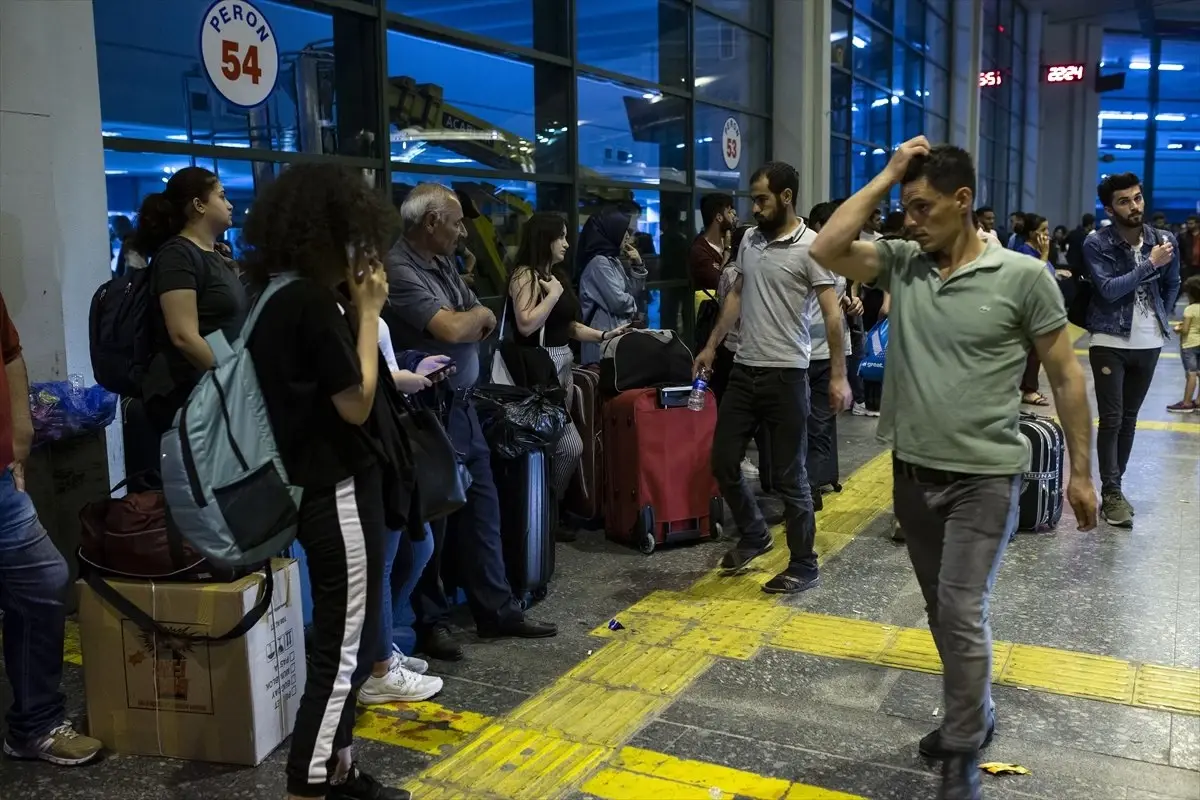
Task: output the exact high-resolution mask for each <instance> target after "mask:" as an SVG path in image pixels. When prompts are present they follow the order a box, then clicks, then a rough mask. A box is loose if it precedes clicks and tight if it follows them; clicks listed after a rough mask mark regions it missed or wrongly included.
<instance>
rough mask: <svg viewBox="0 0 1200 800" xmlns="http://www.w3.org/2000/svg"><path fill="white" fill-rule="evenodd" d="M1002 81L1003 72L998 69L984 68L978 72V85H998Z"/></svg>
mask: <svg viewBox="0 0 1200 800" xmlns="http://www.w3.org/2000/svg"><path fill="white" fill-rule="evenodd" d="M1002 83H1004V74H1003V73H1002V72H1001V71H1000V70H998V69H989V70H984V71H983V72H981V73H979V85H980V86H999V85H1001V84H1002Z"/></svg>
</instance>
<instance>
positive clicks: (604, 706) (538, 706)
mask: <svg viewBox="0 0 1200 800" xmlns="http://www.w3.org/2000/svg"><path fill="white" fill-rule="evenodd" d="M670 702H671V701H670V699H669V698H666V697H661V696H658V695H653V694H646V693H644V692H635V691H633V690H632V689H613V688H610V687H608V686H600V685H598V684H595V683H578V682H576V681H570V680H560V681H558V682H557V683H555V685H554V686H553V687H552V688H551V689H550V690H549V691H546V692H542V693H540V694H538V695H535V696H534V697H532V698H530V699H529V700H527V701H525V702H524V703H522V704H521V706H519V707H518V708H517V709H516V710H515V711H513V712H512V715H511V716H510V719H511V721H512V723H513V724H514V725H520V726H521V727H525V728H529V729H531V730H536V731H541V732H543V733H546V734H549V735H551V736H554V737H557V738H560V739H569V740H571V741H576V742H587V743H589V744H596V745H602V746H605V747H615V746H617V745H619V744H620V743H621V742H623V741H625V739H627V738H628V737H630V736H632V735H633V734H634V733H636V732H637V730H638V728H640V727H642V725H644V724H646V721H647V720H649V719H650V718H651V717H653V716H655V715H657V714H658V713H659V712H661V711H662V710H663V709H665V708H666V707H667V705H668V704H669V703H670Z"/></svg>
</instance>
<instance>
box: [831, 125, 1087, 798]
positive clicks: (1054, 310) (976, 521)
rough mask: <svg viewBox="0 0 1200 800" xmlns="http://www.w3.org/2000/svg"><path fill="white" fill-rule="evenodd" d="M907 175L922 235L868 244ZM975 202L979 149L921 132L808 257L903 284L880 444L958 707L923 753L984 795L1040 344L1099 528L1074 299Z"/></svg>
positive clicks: (967, 793) (950, 781)
mask: <svg viewBox="0 0 1200 800" xmlns="http://www.w3.org/2000/svg"><path fill="white" fill-rule="evenodd" d="M896 184H900V187H901V194H900V198H901V201H902V202H903V203H904V207H905V214H906V219H905V224H906V227H908V228H909V229H910V230H911V231H912V241H902V240H896V241H879V242H859V241H857V239H858V234H859V231H861V230H862V227H863V224H864V223H865V222H866V221H867V220H868V219H869V218H870V215H871V212H872V211H873V210H874V209H875V208H878V206H879V204H880V203H882V202H885V201H886V200H887V197H888V194H889V193H890V192H891V189H892V187H893V186H895V185H896ZM974 200H975V168H974V166H973V164H972V163H971V156H970V155H969V154H968V153H967V152H966V151H964V150H962V149H960V148H957V147H951V146H948V145H939V146H938V147H931V146H930V144H929V142H928V141H927V140H926V139H925V137H924V136H918V137H917V138H915V139H912V140H910V141H908V142H905V143H904V144H903V145H901V146H900V147H899V148H898V149H897V150H896V151H895V153H894V154H893V155H892V158H891V161H890V162H889V163H888V165H887V167H886V168H885V169H884V171H883V172H882V173H880V174H879V175H877V176H876V177H875V179H874V180H872V181H871V182H870V183H869V184H867V186H866V187H865V188H863V189H862V190H861V191H860V192H858V193H857V194H856V195H854V196H853V197H852V198H850V199H849V200H847V201H846V202H845V203H844V204H843V205H842V206H841V207H840V208H839V209H838V210H837V211H836V212H835V213H834V215H833V216H832V217H831V218H830V220H829V222H828V223H826V225H825V227H824V228H822V229H821V233H820V234H818V236H817V238H816V240H815V241H814V242H813V243H812V248H811V250H810V254H811V256H812V258H813V259H814V260H815V261H816V262H817V263H818V264H820V265H821V266H823V267H825V268H826V269H829V270H832V271H833V272H838V273H841V274H842V275H845V276H846V277H847V278H851V279H853V280H856V281H861V282H863V283H871V282H874V283H875V285H876V286H878V287H880V288H881V289H883V290H884V291H888V292H890V293H891V298H892V301H891V310H890V311H891V313H890V315H889V320H890V325H891V328H890V331H889V343H888V353H887V368H886V369H885V371H884V384H883V405H882V409H881V415H880V420H879V432H878V437H879V439H880V441H882V442H883V443H884V444H886V445H888V446H889V447H891V449H892V453H893V476H894V489H893V504H894V506H895V512H896V519H897V521H898V522H899V523H900V526H901V527H902V528H903V529H904V532H905V534H906V535H907V542H906V543H907V546H908V554H909V559H910V560H911V561H912V564H913V570H914V571H915V572H916V574H917V582H918V583H919V584H920V586H921V592H922V594H923V595H924V597H925V605H926V610H927V612H928V615H929V629H930V631H931V632H932V633H933V639H934V643H935V644H936V645H937V648H938V653H939V654H940V655H941V659H942V665H943V691H944V703H945V709H946V713H945V717H944V718H943V722H942V727H941V728H940V729H939V730H936V731H934V732H932V733H930V734H929V735H928V736H926V737H925V738H924V739H922V740H921V745H920V749H921V753H922V754H923V755H926V756H928V757H932V758H940V759H942V794H941V797H942V798H944V799H945V800H976V798H979V797H980V796H981V791H982V790H981V785H980V778H979V770H978V768H977V758H978V751H979V750H980V749H981V748H982V747H984V746H985V745H986V744H987V743H988V741H989V740H990V739H991V735H992V733H993V731H994V729H995V712H994V709H993V706H992V702H991V667H992V665H991V655H992V646H991V640H992V637H991V628H990V627H989V625H988V620H987V607H988V594H989V593H990V591H991V588H992V584H993V582H994V581H995V578H996V573H997V571H998V570H999V567H1000V559H1001V557H1002V555H1003V553H1004V546H1005V544H1006V543H1007V542H1008V539H1009V535H1010V534H1011V533H1012V532H1013V531H1014V530H1015V528H1016V524H1017V508H1018V501H1019V499H1020V490H1021V473H1022V472H1024V471H1025V470H1026V469H1027V465H1028V463H1029V453H1028V448H1027V445H1026V443H1025V440H1024V438H1023V437H1022V436H1021V434H1020V431H1019V429H1018V414H1019V412H1020V393H1019V392H1018V390H1017V386H1018V382H1019V380H1020V377H1021V372H1022V370H1023V369H1024V365H1025V360H1026V357H1027V356H1028V354H1029V349H1030V348H1031V347H1033V348H1036V349H1037V352H1038V355H1039V356H1040V357H1041V359H1042V363H1043V365H1044V366H1045V367H1046V372H1047V374H1048V375H1049V377H1050V384H1051V387H1052V389H1053V390H1054V400H1055V404H1056V407H1057V410H1058V414H1059V417H1060V418H1061V420H1062V424H1063V429H1064V431H1065V433H1066V438H1067V446H1068V449H1069V452H1070V456H1071V458H1070V462H1071V479H1070V483H1069V486H1068V489H1067V499H1068V501H1069V502H1070V504H1071V508H1072V509H1073V510H1074V512H1075V518H1076V520H1077V522H1078V524H1079V529H1080V530H1091V529H1092V528H1093V527H1094V526H1095V524H1096V492H1095V489H1094V487H1093V486H1092V478H1091V413H1090V410H1089V409H1088V402H1087V394H1086V383H1085V379H1084V375H1083V370H1082V368H1081V367H1080V366H1079V362H1078V361H1077V360H1076V358H1075V353H1074V349H1073V346H1072V343H1071V339H1070V336H1069V335H1068V334H1067V330H1066V325H1067V315H1066V311H1065V310H1064V308H1063V301H1062V295H1061V294H1060V293H1059V290H1058V287H1057V286H1056V285H1055V281H1054V278H1053V277H1052V276H1051V274H1050V273H1049V272H1048V271H1047V270H1046V267H1045V265H1044V264H1042V263H1040V262H1038V261H1037V260H1036V259H1033V258H1030V257H1028V256H1024V255H1021V254H1020V253H1017V252H1015V251H1011V250H1007V249H1005V248H1003V247H1000V246H999V245H998V244H997V243H995V242H986V243H985V242H983V241H981V240H980V238H979V236H978V235H977V234H976V233H975V227H974V225H973V224H972V221H971V209H972V207H973V205H974Z"/></svg>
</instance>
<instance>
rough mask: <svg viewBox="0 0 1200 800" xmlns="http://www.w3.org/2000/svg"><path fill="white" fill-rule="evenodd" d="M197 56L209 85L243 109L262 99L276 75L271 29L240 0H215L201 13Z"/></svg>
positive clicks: (269, 91) (274, 44) (258, 12)
mask: <svg viewBox="0 0 1200 800" xmlns="http://www.w3.org/2000/svg"><path fill="white" fill-rule="evenodd" d="M200 56H201V58H202V59H203V61H204V71H205V72H206V73H207V74H208V79H209V80H210V81H212V85H213V88H214V89H216V90H217V92H218V93H219V94H220V95H221V96H222V97H224V98H225V99H226V100H228V101H229V102H230V103H233V104H234V105H236V106H242V107H243V108H251V107H253V106H257V105H261V104H262V103H263V102H264V101H266V99H267V97H269V96H270V94H271V91H272V90H273V89H274V88H275V81H276V80H277V79H278V78H279V47H278V45H277V43H276V41H275V31H273V30H272V29H271V23H269V22H267V18H266V17H265V16H263V13H262V12H261V11H259V10H258V9H257V8H256V7H255V6H253V5H251V4H250V3H247V2H244V0H217V1H216V2H215V3H213V4H212V5H211V6H209V7H208V10H207V11H205V12H204V19H203V21H202V22H201V25H200Z"/></svg>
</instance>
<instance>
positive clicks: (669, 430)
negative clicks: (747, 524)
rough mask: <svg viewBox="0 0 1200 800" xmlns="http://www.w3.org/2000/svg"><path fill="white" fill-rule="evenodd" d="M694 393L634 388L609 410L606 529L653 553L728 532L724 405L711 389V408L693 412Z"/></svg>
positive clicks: (616, 538) (678, 388) (606, 411)
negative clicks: (720, 462)
mask: <svg viewBox="0 0 1200 800" xmlns="http://www.w3.org/2000/svg"><path fill="white" fill-rule="evenodd" d="M690 392H691V387H690V386H676V387H668V388H662V389H632V390H630V391H627V392H622V393H621V394H619V395H617V396H616V397H614V398H613V399H611V400H609V401H608V402H607V403H606V404H605V406H604V434H603V435H604V462H605V470H606V474H607V481H606V483H607V486H606V493H605V496H604V523H605V525H604V527H605V532H606V533H607V535H608V537H609V538H610V539H613V540H614V541H618V542H628V543H633V544H635V545H636V546H637V547H638V549H640V550H641V551H642V552H643V553H646V554H647V555H649V554H650V553H652V552H654V548H655V547H657V546H658V545H661V544H673V543H675V542H685V541H693V540H698V539H716V538H719V537H720V535H721V522H722V520H723V519H724V517H725V504H724V502H723V501H722V500H721V494H720V492H719V491H718V489H717V482H716V479H714V478H713V474H712V466H711V463H710V462H711V458H712V439H713V431H714V430H716V427H717V403H716V400H715V398H714V397H713V395H712V392H709V393H708V402H707V403H705V405H704V410H703V411H689V410H688V408H687V398H688V394H689V393H690Z"/></svg>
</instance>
